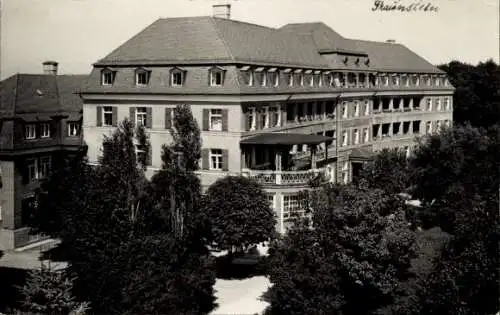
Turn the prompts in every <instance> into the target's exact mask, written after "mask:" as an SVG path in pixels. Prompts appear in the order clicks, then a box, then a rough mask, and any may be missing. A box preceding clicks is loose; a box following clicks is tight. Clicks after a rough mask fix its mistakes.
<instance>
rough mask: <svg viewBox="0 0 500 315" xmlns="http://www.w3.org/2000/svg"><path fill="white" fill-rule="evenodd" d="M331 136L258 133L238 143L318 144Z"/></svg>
mask: <svg viewBox="0 0 500 315" xmlns="http://www.w3.org/2000/svg"><path fill="white" fill-rule="evenodd" d="M331 140H333V138H331V137H326V136H320V135H308V134H302V133H278V132H275V133H260V134H258V135H255V136H251V137H248V138H245V139H243V140H241V141H240V144H259V145H294V144H320V143H323V142H326V141H331Z"/></svg>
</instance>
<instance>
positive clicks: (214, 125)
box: [209, 109, 222, 131]
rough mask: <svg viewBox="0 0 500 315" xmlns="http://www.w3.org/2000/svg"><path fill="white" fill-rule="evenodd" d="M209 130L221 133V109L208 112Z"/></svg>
mask: <svg viewBox="0 0 500 315" xmlns="http://www.w3.org/2000/svg"><path fill="white" fill-rule="evenodd" d="M209 119H210V130H214V131H222V109H211V110H210V117H209Z"/></svg>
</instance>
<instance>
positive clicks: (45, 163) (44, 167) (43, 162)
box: [38, 156, 50, 179]
mask: <svg viewBox="0 0 500 315" xmlns="http://www.w3.org/2000/svg"><path fill="white" fill-rule="evenodd" d="M38 171H39V173H38V174H39V175H38V178H40V179H43V178H47V177H48V176H49V172H50V156H45V157H42V158H40V168H39V170H38Z"/></svg>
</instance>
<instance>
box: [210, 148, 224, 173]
mask: <svg viewBox="0 0 500 315" xmlns="http://www.w3.org/2000/svg"><path fill="white" fill-rule="evenodd" d="M210 169H211V170H222V150H221V149H211V150H210Z"/></svg>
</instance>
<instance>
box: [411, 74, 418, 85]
mask: <svg viewBox="0 0 500 315" xmlns="http://www.w3.org/2000/svg"><path fill="white" fill-rule="evenodd" d="M411 81H412V82H411V83H412V84H413V85H414V86H418V85H419V84H420V78H419V77H418V75H413V76H412V77H411Z"/></svg>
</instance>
